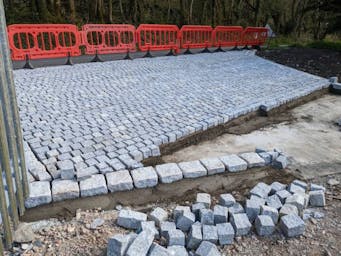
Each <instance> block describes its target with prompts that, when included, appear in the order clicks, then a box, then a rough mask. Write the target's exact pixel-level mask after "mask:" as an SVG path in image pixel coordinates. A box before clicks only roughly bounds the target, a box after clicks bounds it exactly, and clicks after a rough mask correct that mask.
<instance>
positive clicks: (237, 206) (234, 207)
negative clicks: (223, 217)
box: [229, 203, 245, 216]
mask: <svg viewBox="0 0 341 256" xmlns="http://www.w3.org/2000/svg"><path fill="white" fill-rule="evenodd" d="M244 212H245V211H244V208H243V206H242V205H241V204H240V203H235V204H234V205H232V206H231V207H229V213H230V216H231V214H235V213H244Z"/></svg>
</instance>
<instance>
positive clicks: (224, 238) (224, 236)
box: [216, 223, 234, 245]
mask: <svg viewBox="0 0 341 256" xmlns="http://www.w3.org/2000/svg"><path fill="white" fill-rule="evenodd" d="M216 226H217V232H218V239H219V244H220V245H226V244H233V239H234V229H233V227H232V225H231V223H220V224H217V225H216Z"/></svg>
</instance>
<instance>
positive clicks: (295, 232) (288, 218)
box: [279, 214, 305, 237]
mask: <svg viewBox="0 0 341 256" xmlns="http://www.w3.org/2000/svg"><path fill="white" fill-rule="evenodd" d="M279 225H280V227H281V230H282V231H283V233H284V234H285V235H286V236H287V237H295V236H300V235H302V234H303V233H304V230H305V224H304V221H303V220H302V219H301V218H300V217H299V216H298V215H296V214H289V215H285V216H283V217H282V218H281V220H280V223H279Z"/></svg>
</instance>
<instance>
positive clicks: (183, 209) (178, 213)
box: [173, 205, 191, 220]
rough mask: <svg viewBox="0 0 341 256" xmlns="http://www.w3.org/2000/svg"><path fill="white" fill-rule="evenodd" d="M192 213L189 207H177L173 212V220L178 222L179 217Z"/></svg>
mask: <svg viewBox="0 0 341 256" xmlns="http://www.w3.org/2000/svg"><path fill="white" fill-rule="evenodd" d="M186 211H187V212H190V211H191V208H190V207H189V206H182V205H177V206H176V207H175V208H174V210H173V218H174V220H176V219H177V218H178V217H179V216H181V215H182V214H183V213H184V212H186Z"/></svg>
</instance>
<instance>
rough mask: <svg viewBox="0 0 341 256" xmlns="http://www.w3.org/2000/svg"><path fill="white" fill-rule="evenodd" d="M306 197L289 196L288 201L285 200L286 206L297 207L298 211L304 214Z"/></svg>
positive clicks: (301, 195) (300, 195)
mask: <svg viewBox="0 0 341 256" xmlns="http://www.w3.org/2000/svg"><path fill="white" fill-rule="evenodd" d="M304 200H305V199H304V195H303V194H293V195H291V196H289V197H288V198H287V199H286V200H285V204H292V205H295V206H296V207H297V209H298V211H299V212H302V211H303V209H304V205H305V202H304Z"/></svg>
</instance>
